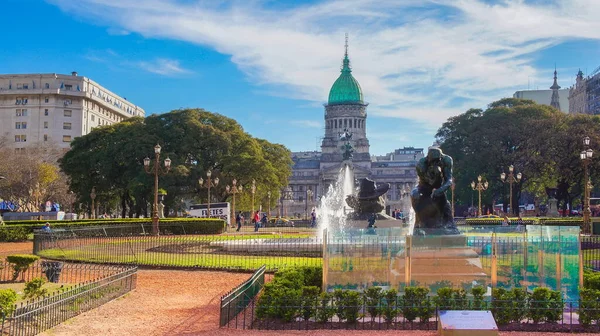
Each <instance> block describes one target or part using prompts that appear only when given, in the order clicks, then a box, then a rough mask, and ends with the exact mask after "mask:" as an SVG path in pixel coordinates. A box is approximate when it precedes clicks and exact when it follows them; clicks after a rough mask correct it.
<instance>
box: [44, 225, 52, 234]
mask: <svg viewBox="0 0 600 336" xmlns="http://www.w3.org/2000/svg"><path fill="white" fill-rule="evenodd" d="M42 231H44V232H46V233H50V232H52V229H50V223H48V222H46V224H45V225H44V227H43V228H42Z"/></svg>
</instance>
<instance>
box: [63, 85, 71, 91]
mask: <svg viewBox="0 0 600 336" xmlns="http://www.w3.org/2000/svg"><path fill="white" fill-rule="evenodd" d="M65 90H66V91H71V90H73V85H68V84H67V85H65Z"/></svg>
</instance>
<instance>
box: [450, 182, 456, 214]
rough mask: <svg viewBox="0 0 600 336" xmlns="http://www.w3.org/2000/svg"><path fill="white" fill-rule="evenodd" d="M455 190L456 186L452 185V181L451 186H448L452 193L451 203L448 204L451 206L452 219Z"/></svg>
mask: <svg viewBox="0 0 600 336" xmlns="http://www.w3.org/2000/svg"><path fill="white" fill-rule="evenodd" d="M455 188H456V184H455V183H454V180H453V181H452V184H451V185H450V190H451V191H452V203H450V205H452V217H453V218H454V216H455V214H454V189H455Z"/></svg>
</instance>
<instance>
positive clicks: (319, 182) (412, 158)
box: [280, 43, 423, 217]
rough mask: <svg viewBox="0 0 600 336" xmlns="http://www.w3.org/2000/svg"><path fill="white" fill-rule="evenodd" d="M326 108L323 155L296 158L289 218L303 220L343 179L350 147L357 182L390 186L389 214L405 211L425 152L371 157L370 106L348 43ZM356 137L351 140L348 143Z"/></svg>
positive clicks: (286, 206) (286, 195) (286, 209)
mask: <svg viewBox="0 0 600 336" xmlns="http://www.w3.org/2000/svg"><path fill="white" fill-rule="evenodd" d="M324 107H325V114H324V118H325V120H324V121H325V123H324V124H325V134H324V137H323V140H322V142H321V151H320V152H319V151H311V152H295V153H292V160H293V162H294V165H293V169H292V176H291V177H290V182H289V186H288V187H287V188H286V190H287V192H282V195H283V199H282V200H280V201H281V203H280V204H281V206H282V208H283V209H282V210H283V213H282V214H284V215H287V216H300V217H303V216H305V215H307V214H308V213H310V212H311V209H312V208H314V207H315V206H316V205H317V204H318V202H319V199H320V198H321V197H322V196H323V195H325V193H326V192H327V190H328V188H329V187H330V186H331V185H333V184H334V183H335V182H336V180H337V178H338V175H339V172H340V169H341V168H342V165H343V164H344V162H346V160H345V158H344V156H343V155H344V150H343V149H342V147H343V146H344V145H345V144H350V145H351V147H352V149H353V153H352V159H351V161H352V167H353V170H354V177H355V179H356V180H358V179H361V178H365V177H368V178H371V179H373V180H374V181H375V182H376V183H390V185H391V188H390V191H388V193H387V194H386V195H387V196H386V197H387V204H386V205H387V210H388V212H391V210H393V209H396V208H401V207H402V204H404V203H405V202H406V201H407V200H408V197H409V196H408V193H409V191H410V190H411V189H412V188H413V187H414V185H415V183H416V181H417V175H416V171H415V165H416V162H417V161H418V160H419V159H420V158H422V157H423V149H422V148H413V147H405V148H401V149H396V150H395V151H394V152H391V153H388V154H387V155H383V156H371V154H370V152H369V147H370V146H369V139H368V138H367V132H366V129H367V107H368V104H367V103H365V102H364V99H363V93H362V89H361V87H360V84H359V83H358V81H357V80H356V79H355V78H354V76H353V75H352V69H351V67H350V59H349V57H348V44H347V43H346V51H345V53H344V58H343V61H342V68H341V73H340V76H339V77H338V78H337V80H336V81H335V82H334V83H333V85H332V87H331V89H330V91H329V99H328V101H327V103H326V104H324ZM344 134H350V135H351V138H350V139H342V136H343V135H344Z"/></svg>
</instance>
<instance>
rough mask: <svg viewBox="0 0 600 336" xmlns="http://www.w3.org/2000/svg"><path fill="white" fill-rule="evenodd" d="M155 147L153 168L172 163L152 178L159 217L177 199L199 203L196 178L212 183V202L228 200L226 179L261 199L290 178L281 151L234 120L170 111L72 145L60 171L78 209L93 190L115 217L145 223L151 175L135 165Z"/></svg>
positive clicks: (100, 130)
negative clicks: (253, 187) (160, 198)
mask: <svg viewBox="0 0 600 336" xmlns="http://www.w3.org/2000/svg"><path fill="white" fill-rule="evenodd" d="M157 143H158V144H160V146H161V147H162V151H161V161H162V160H163V159H165V158H166V157H169V158H170V159H171V162H172V164H171V165H172V167H171V170H170V172H169V174H167V175H164V176H161V177H160V187H161V188H163V189H165V190H166V191H167V197H166V198H165V202H164V203H165V213H168V212H169V209H170V208H173V207H175V208H179V207H180V206H181V204H182V200H190V199H198V200H202V201H206V197H207V190H206V188H202V187H200V185H199V184H198V179H199V178H204V179H206V172H207V171H208V170H211V171H212V178H213V179H214V178H216V177H218V178H219V179H220V183H219V185H217V186H216V187H214V188H212V189H211V198H212V200H211V201H213V202H214V201H226V200H228V198H229V197H230V195H228V194H227V193H226V191H225V186H226V185H227V184H231V181H232V180H233V179H237V180H238V184H243V185H244V187H246V186H249V185H250V183H251V181H252V180H256V183H257V189H258V190H259V191H260V192H261V193H262V192H263V191H264V192H265V193H266V191H267V190H279V189H280V188H281V186H284V185H287V178H288V177H289V175H290V174H291V163H292V162H291V159H290V152H289V151H288V150H287V149H286V148H285V147H283V146H282V145H277V144H271V143H269V142H268V141H266V140H261V139H256V138H253V137H252V136H250V135H249V134H248V133H246V132H244V130H243V129H242V127H241V126H240V125H239V124H238V123H237V122H236V121H235V120H233V119H231V118H227V117H225V116H223V115H220V114H216V113H211V112H208V111H205V110H202V109H182V110H174V111H171V112H169V113H164V114H160V115H151V116H149V117H147V118H145V119H142V118H132V119H128V120H126V121H124V122H121V123H118V124H114V125H110V126H104V127H100V128H97V129H94V130H93V131H92V132H91V133H90V134H88V135H85V136H82V137H80V138H77V139H75V140H74V141H73V142H72V144H71V149H70V150H69V151H68V152H67V153H66V154H65V156H64V157H63V159H62V160H61V163H60V164H61V168H62V169H63V170H64V171H65V173H66V174H67V175H68V176H69V177H70V178H71V188H72V189H73V190H74V191H76V192H77V194H78V195H79V200H80V201H81V202H82V203H84V204H89V203H90V199H89V192H90V190H91V188H92V187H93V186H95V187H96V193H97V195H98V198H97V200H98V201H99V202H101V203H107V202H108V203H110V202H114V200H118V203H119V204H120V207H121V208H122V215H123V216H126V215H127V216H136V215H140V214H143V215H145V216H147V213H148V204H149V203H150V200H152V195H153V176H151V175H149V174H146V173H145V172H144V168H143V164H142V162H143V159H144V157H146V156H148V157H150V158H152V159H154V153H153V150H152V148H153V147H154V146H155V145H156V144H157ZM153 164H154V163H153ZM161 165H162V162H161ZM257 195H259V194H257ZM258 197H260V196H258ZM240 198H241V197H240ZM240 205H241V206H242V207H245V206H246V205H245V203H243V202H242V203H241V204H238V206H240ZM248 208H250V206H248ZM126 209H127V210H126Z"/></svg>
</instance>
